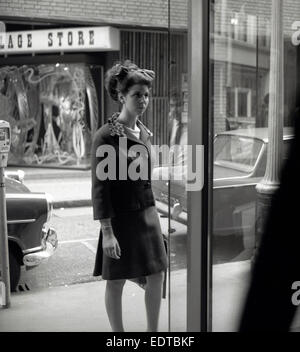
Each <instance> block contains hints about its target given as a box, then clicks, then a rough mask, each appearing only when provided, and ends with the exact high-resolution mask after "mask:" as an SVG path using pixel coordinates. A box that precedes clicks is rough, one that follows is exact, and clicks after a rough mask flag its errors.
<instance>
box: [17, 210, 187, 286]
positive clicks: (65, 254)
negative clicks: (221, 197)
mask: <svg viewBox="0 0 300 352" xmlns="http://www.w3.org/2000/svg"><path fill="white" fill-rule="evenodd" d="M171 225H172V228H173V229H175V232H173V233H172V234H171V270H172V271H173V270H179V269H182V268H186V226H184V225H182V224H180V223H178V222H175V221H172V222H171ZM50 226H52V227H54V228H55V229H56V230H57V232H58V238H59V244H58V248H57V250H56V252H55V253H54V255H53V256H52V257H51V258H50V259H49V260H48V261H47V262H45V263H42V264H41V265H39V266H38V267H35V268H33V269H31V270H27V271H26V270H25V268H22V274H21V279H20V284H19V287H18V291H31V290H34V289H37V288H47V287H54V286H62V285H66V286H67V285H73V284H78V283H84V282H91V281H96V280H101V278H100V277H93V276H92V272H93V267H94V260H95V254H96V249H97V244H98V235H99V228H100V227H99V222H98V221H94V220H93V218H92V208H91V207H79V208H65V209H63V208H62V209H55V210H54V211H53V214H52V218H51V221H50ZM161 226H162V231H163V233H164V234H167V233H168V220H167V218H165V217H163V216H161Z"/></svg>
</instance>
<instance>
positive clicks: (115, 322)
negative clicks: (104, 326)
mask: <svg viewBox="0 0 300 352" xmlns="http://www.w3.org/2000/svg"><path fill="white" fill-rule="evenodd" d="M125 281H126V280H107V282H106V290H105V306H106V312H107V315H108V319H109V322H110V326H111V328H112V331H114V332H117V331H124V328H123V319H122V292H123V287H124V284H125Z"/></svg>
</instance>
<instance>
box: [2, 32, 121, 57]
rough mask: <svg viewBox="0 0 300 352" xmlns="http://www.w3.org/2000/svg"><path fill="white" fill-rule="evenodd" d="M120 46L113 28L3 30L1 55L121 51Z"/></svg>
mask: <svg viewBox="0 0 300 352" xmlns="http://www.w3.org/2000/svg"><path fill="white" fill-rule="evenodd" d="M119 46H120V44H119V30H118V29H117V28H113V27H83V28H64V29H51V30H35V31H24V32H6V33H5V32H0V54H1V53H3V54H5V53H7V54H9V53H13V54H17V53H28V52H30V53H31V52H53V51H56V52H57V51H59V52H63V51H109V50H119Z"/></svg>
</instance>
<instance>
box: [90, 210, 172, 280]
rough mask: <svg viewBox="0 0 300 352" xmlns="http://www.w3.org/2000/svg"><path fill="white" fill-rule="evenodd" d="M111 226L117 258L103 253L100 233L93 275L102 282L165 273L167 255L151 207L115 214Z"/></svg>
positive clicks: (155, 215) (156, 218) (156, 215)
mask: <svg viewBox="0 0 300 352" xmlns="http://www.w3.org/2000/svg"><path fill="white" fill-rule="evenodd" d="M111 223H112V227H113V231H114V234H115V236H116V238H117V240H118V242H119V245H120V248H121V258H120V259H113V258H110V257H107V256H106V255H105V254H104V253H103V250H102V231H100V236H99V241H98V248H97V253H96V260H95V267H94V272H93V275H94V276H99V275H102V278H103V279H104V280H119V279H134V278H140V277H143V276H148V275H152V274H155V273H158V272H161V271H165V270H166V268H167V254H166V249H165V246H164V242H163V236H162V232H161V227H160V222H159V217H158V214H157V210H156V208H155V206H151V207H148V208H146V209H143V210H138V211H130V212H129V211H128V212H126V213H125V212H124V213H122V214H118V216H116V217H114V218H112V219H111Z"/></svg>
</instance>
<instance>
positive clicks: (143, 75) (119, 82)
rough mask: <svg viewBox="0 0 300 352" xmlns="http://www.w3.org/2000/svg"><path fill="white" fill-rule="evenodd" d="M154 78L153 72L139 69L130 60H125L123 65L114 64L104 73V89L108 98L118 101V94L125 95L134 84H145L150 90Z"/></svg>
mask: <svg viewBox="0 0 300 352" xmlns="http://www.w3.org/2000/svg"><path fill="white" fill-rule="evenodd" d="M154 77H155V73H154V71H151V70H147V69H141V68H139V67H138V66H137V65H136V64H134V63H133V62H131V61H130V60H125V61H124V62H123V63H117V64H115V65H114V66H113V67H112V68H110V69H109V70H108V71H107V72H106V74H105V88H106V90H107V92H108V94H109V96H110V97H111V98H112V99H113V100H115V101H118V100H119V93H122V94H123V95H126V94H127V93H128V91H129V89H130V87H132V86H134V85H135V84H145V85H146V86H148V87H149V88H151V87H152V81H153V79H154Z"/></svg>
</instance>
